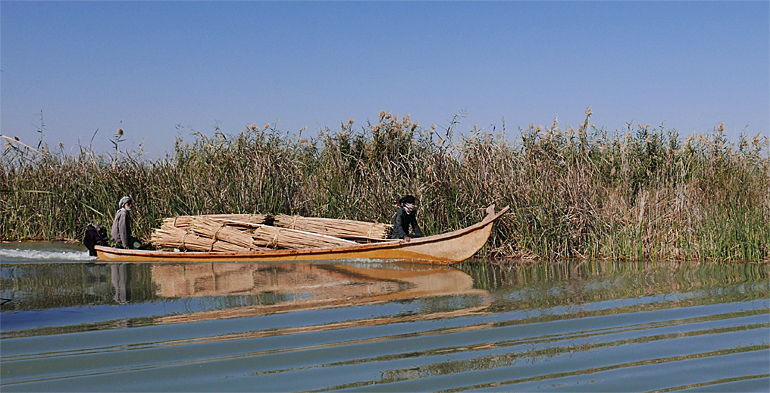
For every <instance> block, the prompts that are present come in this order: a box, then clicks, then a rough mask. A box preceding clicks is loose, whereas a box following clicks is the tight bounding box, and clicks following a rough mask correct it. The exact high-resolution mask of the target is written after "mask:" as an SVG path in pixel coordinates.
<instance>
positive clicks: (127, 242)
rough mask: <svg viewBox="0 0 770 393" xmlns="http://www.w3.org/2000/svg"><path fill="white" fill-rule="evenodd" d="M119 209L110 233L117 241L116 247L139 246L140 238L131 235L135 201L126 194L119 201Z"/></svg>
mask: <svg viewBox="0 0 770 393" xmlns="http://www.w3.org/2000/svg"><path fill="white" fill-rule="evenodd" d="M118 207H119V208H120V210H118V212H117V213H115V220H114V221H113V222H112V230H111V231H110V235H111V236H112V239H113V240H114V241H115V248H129V249H130V248H139V246H140V245H141V243H140V242H139V240H138V239H137V238H135V237H133V236H131V208H132V207H133V203H132V201H131V198H130V197H127V196H124V197H123V198H120V202H118Z"/></svg>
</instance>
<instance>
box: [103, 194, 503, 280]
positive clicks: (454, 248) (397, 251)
mask: <svg viewBox="0 0 770 393" xmlns="http://www.w3.org/2000/svg"><path fill="white" fill-rule="evenodd" d="M508 210H509V207H508V206H506V207H505V208H503V209H502V210H500V211H499V212H495V205H491V206H489V207H488V208H487V209H486V212H487V216H486V217H485V218H484V219H483V220H481V222H478V223H476V224H474V225H471V226H469V227H466V228H463V229H459V230H456V231H452V232H447V233H443V234H440V235H433V236H426V237H421V238H413V239H411V241H406V240H388V241H383V242H378V243H368V244H356V245H346V246H339V247H329V248H305V249H298V250H271V251H261V252H184V251H178V252H177V251H159V250H127V249H118V248H112V247H104V246H95V249H96V253H97V258H98V259H99V260H100V261H105V262H128V261H132V262H145V261H147V262H160V261H166V262H281V261H284V262H285V261H320V260H349V259H362V260H377V261H400V262H419V263H432V264H440V265H449V264H452V263H457V262H461V261H464V260H466V259H468V258H470V257H472V256H473V254H475V253H476V252H477V251H479V250H480V249H481V248H482V247H483V246H484V244H485V243H486V242H487V240H488V239H489V235H490V233H491V232H492V224H494V222H495V220H497V219H498V218H500V216H502V215H503V214H505V213H506V212H507V211H508Z"/></svg>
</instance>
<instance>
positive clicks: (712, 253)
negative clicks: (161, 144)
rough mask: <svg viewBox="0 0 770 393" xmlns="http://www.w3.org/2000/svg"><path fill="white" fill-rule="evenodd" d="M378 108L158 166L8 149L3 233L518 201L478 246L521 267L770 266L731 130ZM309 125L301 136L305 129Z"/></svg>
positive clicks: (758, 142) (471, 212)
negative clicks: (310, 133)
mask: <svg viewBox="0 0 770 393" xmlns="http://www.w3.org/2000/svg"><path fill="white" fill-rule="evenodd" d="M461 116H462V115H461V114H460V115H458V116H456V117H455V118H453V119H452V121H451V122H450V124H449V125H448V126H447V127H444V128H440V127H436V126H431V127H428V128H426V127H421V126H420V125H419V124H418V123H417V122H415V121H413V120H412V119H411V118H410V116H408V115H407V116H403V117H401V118H399V117H398V116H397V115H395V114H391V113H390V112H384V111H383V112H381V113H380V114H379V116H378V117H377V119H376V120H375V121H374V122H367V123H366V124H364V125H356V122H355V121H354V120H352V119H351V120H348V121H347V122H343V123H342V124H341V125H340V129H339V130H338V131H332V130H330V129H322V130H320V131H319V132H318V135H317V136H316V137H312V138H307V137H305V138H303V137H301V132H300V136H296V135H292V134H289V133H284V132H281V131H280V130H279V129H278V128H277V125H276V124H266V125H265V126H264V127H259V126H256V125H254V124H252V125H250V126H248V127H247V128H245V129H244V130H242V131H241V132H239V133H235V134H232V135H229V134H225V133H223V132H221V131H220V130H219V129H216V130H215V132H214V134H213V135H212V136H207V135H205V134H203V133H200V132H188V133H185V134H184V135H185V136H184V138H187V140H185V139H184V138H183V137H180V138H179V139H178V140H177V141H176V143H175V145H174V149H173V151H172V152H170V153H168V154H167V155H166V156H165V157H164V158H161V159H158V160H155V161H150V160H146V159H143V158H142V156H141V154H140V153H137V152H123V151H120V149H119V142H120V141H121V139H120V136H116V139H115V140H116V144H115V147H116V148H115V151H114V152H112V153H109V154H108V153H102V154H97V153H95V152H93V151H91V150H90V149H87V148H83V149H81V151H80V152H79V154H75V155H70V154H66V153H64V151H63V150H62V149H59V151H51V150H50V149H49V148H48V146H46V145H43V146H42V147H41V148H40V149H32V148H31V147H27V146H25V145H23V144H20V143H19V142H20V141H14V140H8V138H6V140H7V142H8V143H7V144H6V148H5V150H4V151H3V156H2V171H1V172H0V191H1V193H0V198H2V200H1V202H2V204H1V205H0V211H1V212H2V216H3V220H2V222H1V223H0V237H2V239H4V240H16V239H56V238H69V239H77V238H79V237H80V234H81V233H82V228H83V227H84V226H85V224H86V223H88V222H94V221H96V222H102V223H104V224H107V225H109V224H110V223H111V221H112V216H113V215H114V213H115V210H116V208H117V206H116V202H117V200H118V199H119V198H120V197H121V196H123V195H130V196H132V197H133V198H134V199H135V201H136V208H135V210H134V217H135V218H134V221H135V228H136V229H135V231H136V232H137V233H138V234H139V235H140V236H142V237H144V238H147V237H148V235H149V233H150V231H151V230H152V228H154V227H157V225H158V222H159V220H160V219H161V218H163V217H168V216H174V215H183V214H204V213H255V212H258V213H273V214H278V213H285V214H301V215H307V216H320V217H332V218H347V219H358V220H367V221H379V222H389V221H390V219H391V215H392V214H393V213H394V211H395V206H394V203H395V201H396V200H398V198H399V197H401V196H402V195H404V194H407V193H411V194H414V195H415V196H417V198H418V200H419V203H420V206H421V208H420V213H419V216H420V221H421V223H422V225H423V229H424V232H427V233H429V234H435V233H439V232H444V231H447V230H452V229H458V228H461V227H464V226H467V225H469V224H471V223H473V222H476V221H478V220H479V219H480V218H481V217H482V216H483V208H484V207H485V206H487V205H488V204H491V203H496V204H498V206H499V207H501V206H505V205H510V206H511V208H512V209H511V212H510V213H509V214H507V215H505V216H504V217H503V218H502V219H501V220H500V221H499V222H498V224H497V225H496V226H495V230H494V231H493V234H492V236H491V238H490V241H489V242H488V244H487V246H486V247H485V249H484V250H483V252H482V254H483V255H486V256H507V257H519V258H522V257H523V258H543V259H552V258H571V257H578V258H613V259H627V260H643V259H671V258H673V259H717V260H748V261H759V260H767V259H768V258H770V158H768V139H767V138H764V137H761V136H759V135H758V136H756V137H754V138H753V139H748V138H746V137H743V136H742V137H741V139H740V140H739V141H738V143H737V145H736V144H732V143H730V142H729V141H728V140H727V139H726V138H725V136H724V128H723V126H721V125H720V126H719V127H716V128H714V129H713V130H711V131H710V132H708V133H706V134H696V135H692V136H690V137H688V138H687V139H686V140H684V141H683V140H682V139H681V138H680V136H679V135H678V133H677V132H676V130H664V128H663V127H662V126H661V127H653V126H651V125H649V124H646V125H637V126H634V125H632V124H628V125H627V126H626V128H625V129H623V130H618V131H615V132H612V133H611V132H608V131H607V130H604V129H597V128H595V127H593V126H591V124H590V117H591V112H590V108H589V110H587V111H586V118H585V121H584V122H583V123H582V124H581V125H580V126H579V127H578V129H577V130H574V129H572V128H571V127H568V128H567V129H566V130H562V129H561V128H560V127H559V124H558V121H557V120H556V119H554V122H553V124H552V125H551V126H550V127H542V126H535V125H534V124H531V125H530V126H529V127H527V128H525V129H521V128H520V129H519V130H518V137H517V139H515V140H512V141H511V140H508V139H507V137H506V134H507V130H505V128H504V126H503V129H502V130H499V132H498V130H496V129H494V128H493V129H492V130H490V131H491V132H488V131H486V130H481V129H478V128H476V127H474V128H473V129H471V130H470V131H469V132H467V133H465V135H459V136H456V135H455V134H457V130H456V128H457V126H458V124H459V123H460V122H459V120H460V118H461ZM301 131H305V130H304V129H303V130H301Z"/></svg>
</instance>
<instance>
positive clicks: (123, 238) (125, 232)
mask: <svg viewBox="0 0 770 393" xmlns="http://www.w3.org/2000/svg"><path fill="white" fill-rule="evenodd" d="M121 213H122V214H121V215H120V221H118V225H119V227H118V228H120V230H119V231H118V234H119V235H120V242H121V243H123V247H124V248H131V244H130V243H129V242H130V240H131V236H130V234H129V232H130V231H131V223H130V222H129V219H128V212H127V211H125V210H124V211H122V212H121Z"/></svg>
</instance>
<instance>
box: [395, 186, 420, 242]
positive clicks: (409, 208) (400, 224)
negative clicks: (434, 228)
mask: <svg viewBox="0 0 770 393" xmlns="http://www.w3.org/2000/svg"><path fill="white" fill-rule="evenodd" d="M398 204H399V205H400V206H401V207H400V208H399V209H398V211H397V212H396V215H395V216H393V234H392V235H391V239H404V240H406V241H410V240H412V238H413V237H422V236H423V234H422V231H421V230H420V226H419V225H417V205H416V204H415V199H414V197H413V196H411V195H407V196H405V197H403V198H401V199H399V200H398ZM409 227H411V228H412V232H411V233H410V231H409Z"/></svg>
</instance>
